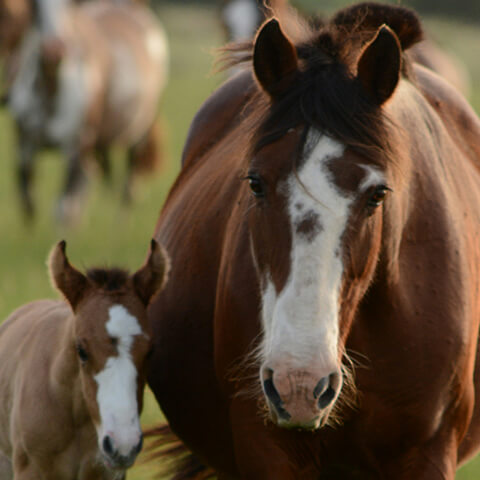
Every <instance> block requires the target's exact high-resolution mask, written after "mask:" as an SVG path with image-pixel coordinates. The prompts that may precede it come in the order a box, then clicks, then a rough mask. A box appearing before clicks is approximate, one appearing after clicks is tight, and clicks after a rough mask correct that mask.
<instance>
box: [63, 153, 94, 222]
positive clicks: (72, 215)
mask: <svg viewBox="0 0 480 480" xmlns="http://www.w3.org/2000/svg"><path fill="white" fill-rule="evenodd" d="M67 158H68V165H67V171H66V175H65V186H64V190H63V193H62V196H61V197H60V200H59V201H58V205H57V209H56V217H57V220H58V221H59V222H60V223H69V222H72V221H74V220H75V219H77V218H78V217H79V216H80V213H81V208H82V205H83V197H84V195H83V194H84V193H85V190H86V184H87V177H86V174H85V167H84V165H83V162H82V156H81V155H80V153H79V152H74V153H70V154H69V155H68V156H67Z"/></svg>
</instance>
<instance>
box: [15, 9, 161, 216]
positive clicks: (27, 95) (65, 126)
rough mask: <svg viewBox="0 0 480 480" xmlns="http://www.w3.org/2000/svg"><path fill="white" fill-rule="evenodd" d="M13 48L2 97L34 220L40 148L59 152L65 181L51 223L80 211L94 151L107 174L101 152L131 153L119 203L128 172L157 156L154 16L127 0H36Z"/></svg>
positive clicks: (149, 163) (127, 187)
mask: <svg viewBox="0 0 480 480" xmlns="http://www.w3.org/2000/svg"><path fill="white" fill-rule="evenodd" d="M37 7H38V8H37V14H36V18H35V23H34V26H33V28H32V29H31V31H30V32H29V34H28V36H27V38H26V39H25V41H24V42H23V44H22V47H21V51H20V52H19V68H18V72H17V74H16V75H15V78H14V81H13V84H12V86H11V88H10V92H9V107H10V111H11V112H12V114H13V116H14V118H15V120H16V122H17V126H18V137H19V138H18V143H19V157H20V163H19V172H18V177H19V187H20V191H21V196H22V201H23V207H24V210H25V212H26V213H27V215H29V216H31V215H32V214H33V208H34V207H33V200H32V198H31V192H30V188H31V180H32V176H33V162H34V157H35V153H36V152H37V150H38V149H39V148H42V147H45V146H54V147H58V148H60V150H61V152H62V153H63V155H64V156H65V157H66V159H67V175H66V180H65V187H64V192H63V195H62V198H61V199H60V201H59V204H58V207H57V213H58V217H59V218H60V219H61V220H63V219H68V218H69V217H71V216H74V215H75V213H78V207H79V199H80V194H81V192H82V189H83V186H84V163H85V159H86V158H88V156H89V155H92V153H93V152H94V150H95V151H96V152H97V153H98V154H99V156H100V162H101V165H102V166H103V167H104V169H105V170H106V171H107V172H108V168H109V159H108V149H109V147H110V146H111V145H112V144H113V143H118V144H120V145H123V146H124V147H126V148H128V149H129V155H128V157H129V158H128V176H127V180H126V183H125V188H124V198H125V199H126V200H129V199H130V195H131V177H132V174H133V173H134V172H137V171H141V170H142V169H146V170H148V169H151V168H153V167H154V166H155V164H156V162H157V160H158V155H159V152H158V145H157V137H156V133H155V125H154V121H155V116H156V111H157V105H158V101H159V97H160V94H161V92H162V90H163V88H164V86H165V80H166V73H167V72H166V70H167V66H166V62H167V45H166V39H165V35H164V32H163V30H162V29H161V27H160V26H159V25H158V22H157V21H156V19H155V18H154V17H153V15H152V14H151V13H150V12H149V10H147V9H146V7H142V6H139V5H134V4H131V3H129V2H126V3H122V4H116V3H115V2H110V1H105V2H87V3H86V4H84V5H81V6H75V5H71V4H70V2H69V1H68V0H58V1H57V0H42V1H41V2H39V3H38V6H37Z"/></svg>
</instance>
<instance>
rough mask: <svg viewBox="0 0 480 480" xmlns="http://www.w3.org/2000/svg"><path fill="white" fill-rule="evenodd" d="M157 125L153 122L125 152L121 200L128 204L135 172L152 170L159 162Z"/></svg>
mask: <svg viewBox="0 0 480 480" xmlns="http://www.w3.org/2000/svg"><path fill="white" fill-rule="evenodd" d="M160 133H161V132H160V129H159V128H158V125H157V124H156V123H154V124H153V125H152V126H151V127H150V129H149V130H148V131H147V133H146V134H145V135H144V136H143V137H142V138H141V139H140V140H139V141H138V142H137V143H135V144H134V145H132V146H131V147H130V148H129V150H128V154H127V175H126V179H125V185H124V188H123V202H124V203H125V204H126V205H129V204H130V203H131V202H132V200H133V188H134V179H135V176H136V175H137V174H142V173H148V172H152V171H154V170H155V169H156V168H157V167H158V166H159V164H160V163H161V159H162V158H161V157H162V155H161V153H162V145H161V143H162V142H161V138H160V137H161V135H160Z"/></svg>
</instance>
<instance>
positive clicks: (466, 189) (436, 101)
mask: <svg viewBox="0 0 480 480" xmlns="http://www.w3.org/2000/svg"><path fill="white" fill-rule="evenodd" d="M291 22H293V23H291ZM297 22H300V20H298V19H297V20H295V21H293V20H292V19H289V18H286V19H283V18H281V19H280V20H278V19H277V18H273V19H271V20H269V21H267V22H266V23H265V24H264V25H263V27H262V28H261V29H260V31H259V33H258V35H257V37H256V39H255V43H254V49H253V52H251V55H250V58H251V65H252V67H251V70H248V71H245V72H244V73H242V74H240V75H239V76H236V77H234V78H232V79H231V80H229V81H228V82H227V83H226V84H225V85H224V86H223V87H221V88H220V89H219V90H218V91H217V92H215V93H214V94H213V95H212V97H210V99H209V100H207V102H206V103H205V104H204V106H203V107H202V108H201V109H200V111H199V112H198V114H197V116H196V118H195V120H194V122H193V124H192V126H191V129H190V134H189V138H188V141H187V144H186V147H185V150H184V167H183V169H182V171H181V172H180V174H179V177H178V178H177V180H176V182H175V184H174V185H173V187H172V189H171V191H170V194H169V196H168V199H167V201H166V204H165V206H164V208H163V211H162V213H161V215H160V218H159V220H158V223H157V226H156V230H155V237H156V238H157V239H158V240H159V241H161V242H162V243H164V244H165V246H166V248H167V249H169V250H171V253H172V265H173V268H172V271H171V275H170V280H169V282H168V285H167V286H166V288H165V289H164V290H163V291H162V292H161V293H160V295H159V296H158V297H157V299H156V300H155V301H154V302H153V303H152V305H151V306H150V309H149V314H150V318H151V321H152V325H153V330H154V353H153V357H152V360H151V363H150V365H151V368H150V369H149V373H148V382H149V384H150V386H151V388H152V389H153V391H154V393H155V396H156V398H157V401H158V402H159V404H160V406H161V408H162V410H163V412H164V413H165V415H166V417H167V419H168V421H169V423H170V426H171V429H172V430H173V432H174V433H175V434H176V435H178V437H179V438H180V439H181V440H182V441H183V442H184V443H185V445H186V446H187V447H188V448H189V449H190V450H191V451H192V452H194V454H195V455H196V457H197V458H198V459H200V460H201V461H202V462H204V464H206V465H208V466H209V467H211V468H213V469H214V470H215V471H216V472H217V474H218V478H220V479H245V480H247V479H248V480H287V479H288V480H298V479H300V478H301V479H305V480H310V479H312V480H319V479H322V480H323V479H368V480H372V479H388V480H405V479H416V480H420V479H428V480H433V479H438V480H440V479H441V480H446V479H449V480H452V479H453V478H454V476H455V471H456V469H457V467H458V465H459V464H461V463H463V462H465V461H466V460H468V459H469V458H471V457H472V456H473V455H474V454H475V453H476V452H477V451H478V448H479V446H480V402H475V397H479V396H480V367H479V366H478V365H477V364H476V361H477V355H478V354H479V353H478V327H479V320H480V300H479V298H480V295H479V289H480V243H479V241H478V238H479V233H480V121H479V119H478V118H477V116H476V115H475V113H474V112H473V110H472V109H471V108H470V106H469V105H468V103H467V102H466V101H465V100H464V98H463V97H462V96H461V95H460V94H459V93H458V92H457V90H456V89H454V88H452V87H451V86H450V85H449V84H448V83H447V82H445V81H444V80H443V79H442V78H441V77H440V76H438V75H436V74H435V73H433V72H432V71H430V70H428V69H426V68H424V67H421V66H419V65H416V64H411V62H410V61H409V59H408V55H407V54H406V52H408V49H409V48H410V47H412V46H413V45H414V44H415V43H416V42H418V41H420V40H421V38H422V28H421V24H420V22H419V20H418V18H417V16H416V15H415V14H414V13H413V12H411V11H410V10H408V9H406V8H402V7H398V6H387V5H385V6H384V5H380V4H373V3H372V4H368V3H367V4H358V5H356V6H354V7H351V8H348V9H345V10H342V11H340V12H338V13H337V14H336V15H335V16H334V17H333V18H332V19H331V20H330V21H329V22H326V23H325V24H324V25H323V26H320V27H319V28H318V29H317V30H315V29H313V27H312V29H311V28H310V27H309V26H307V25H303V26H301V25H298V24H297ZM300 27H301V28H300ZM290 28H291V30H290ZM287 29H288V30H287ZM248 53H249V52H245V54H246V56H248ZM192 465H193V466H194V464H192V463H190V466H192ZM193 470H194V468H193V467H192V471H193ZM178 478H185V477H178Z"/></svg>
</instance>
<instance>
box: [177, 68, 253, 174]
mask: <svg viewBox="0 0 480 480" xmlns="http://www.w3.org/2000/svg"><path fill="white" fill-rule="evenodd" d="M255 89H256V85H255V81H254V80H253V77H252V73H251V72H250V71H249V70H246V71H243V72H241V73H239V74H237V75H235V76H234V77H232V78H230V79H228V80H227V81H226V82H225V83H223V84H222V85H221V86H220V87H219V88H218V89H217V90H215V92H213V93H212V95H210V97H209V98H208V99H207V100H206V101H205V102H204V103H203V105H202V106H201V107H200V109H199V110H198V112H197V113H196V114H195V116H194V118H193V121H192V123H191V124H190V128H189V130H188V134H187V139H186V142H185V146H184V148H183V153H182V165H183V166H186V165H190V164H191V163H193V162H194V161H195V160H196V159H197V158H199V157H200V156H202V155H203V154H204V153H205V152H207V151H208V150H209V149H210V148H211V147H212V146H213V145H215V143H216V142H217V141H218V140H219V139H221V138H222V136H224V135H225V134H226V133H227V132H228V131H229V130H230V129H231V128H232V127H233V126H234V125H236V123H237V122H238V121H239V119H240V117H241V115H240V113H241V110H242V108H243V107H244V106H245V105H246V103H247V102H248V100H249V99H250V97H251V95H252V93H253V92H254V91H255Z"/></svg>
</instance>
